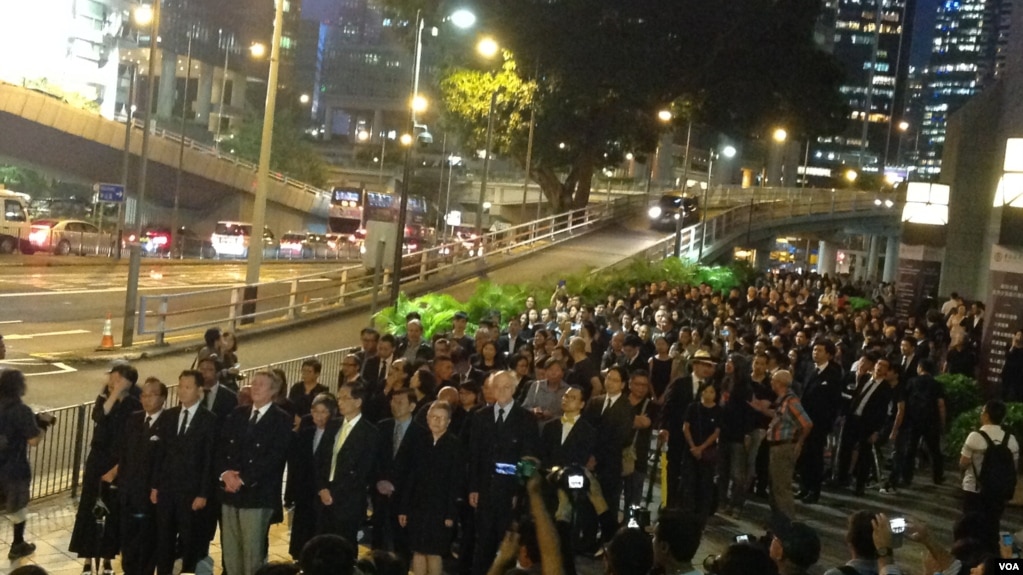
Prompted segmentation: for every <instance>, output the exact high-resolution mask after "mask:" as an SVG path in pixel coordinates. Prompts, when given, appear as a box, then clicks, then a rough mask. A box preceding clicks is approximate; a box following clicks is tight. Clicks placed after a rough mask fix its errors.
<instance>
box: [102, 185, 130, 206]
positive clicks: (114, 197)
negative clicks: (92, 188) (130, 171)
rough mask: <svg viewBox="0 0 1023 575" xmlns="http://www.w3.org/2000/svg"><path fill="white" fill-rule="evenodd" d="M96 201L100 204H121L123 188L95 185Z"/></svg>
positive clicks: (120, 186)
mask: <svg viewBox="0 0 1023 575" xmlns="http://www.w3.org/2000/svg"><path fill="white" fill-rule="evenodd" d="M96 194H97V199H99V201H101V202H123V201H124V186H122V185H121V184H96Z"/></svg>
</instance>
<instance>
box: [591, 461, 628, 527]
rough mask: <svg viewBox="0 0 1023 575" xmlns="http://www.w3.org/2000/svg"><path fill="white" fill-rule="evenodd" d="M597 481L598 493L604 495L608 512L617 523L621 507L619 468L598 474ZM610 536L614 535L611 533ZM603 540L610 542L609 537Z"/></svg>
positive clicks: (620, 474)
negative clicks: (598, 485) (598, 483)
mask: <svg viewBox="0 0 1023 575" xmlns="http://www.w3.org/2000/svg"><path fill="white" fill-rule="evenodd" d="M597 481H599V482H600V491H601V492H602V493H603V495H604V500H605V501H607V509H608V512H609V513H610V514H611V516H612V517H614V519H615V521H618V512H619V511H620V510H621V507H622V504H621V500H622V468H621V466H618V467H616V468H612V469H609V470H607V471H605V472H604V473H598V474H597ZM611 535H614V534H613V533H612V534H611ZM605 540H607V541H610V536H608V537H606V538H605Z"/></svg>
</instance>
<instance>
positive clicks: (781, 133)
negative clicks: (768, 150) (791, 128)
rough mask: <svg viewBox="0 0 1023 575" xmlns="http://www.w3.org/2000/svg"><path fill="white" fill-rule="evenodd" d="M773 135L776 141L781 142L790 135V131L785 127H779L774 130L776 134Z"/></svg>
mask: <svg viewBox="0 0 1023 575" xmlns="http://www.w3.org/2000/svg"><path fill="white" fill-rule="evenodd" d="M771 137H772V138H774V141H775V142H779V143H781V142H784V141H785V140H786V139H787V138H788V137H789V133H788V132H786V131H785V128H778V129H776V130H775V131H774V134H772V135H771Z"/></svg>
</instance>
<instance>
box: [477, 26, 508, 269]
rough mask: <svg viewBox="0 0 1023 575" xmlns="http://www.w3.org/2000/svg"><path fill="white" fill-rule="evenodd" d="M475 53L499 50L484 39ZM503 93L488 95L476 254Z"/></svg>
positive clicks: (489, 55) (489, 54) (487, 54)
mask: <svg viewBox="0 0 1023 575" xmlns="http://www.w3.org/2000/svg"><path fill="white" fill-rule="evenodd" d="M476 51H477V52H478V53H479V54H480V55H481V56H483V57H484V58H487V59H490V58H493V57H495V56H497V53H498V52H499V51H500V48H499V47H498V45H497V42H495V41H494V40H493V38H484V39H482V40H480V42H479V44H477V45H476ZM503 91H504V87H503V86H500V87H498V88H497V89H495V90H494V91H493V92H491V93H490V110H489V112H488V113H487V137H486V142H485V144H484V149H483V176H482V177H481V178H480V197H479V202H478V203H477V205H476V253H477V254H479V253H480V252H482V250H481V249H480V248H482V247H483V202H484V201H486V195H487V179H488V177H489V176H490V147H491V146H492V145H493V141H494V109H495V108H496V107H497V96H498V95H499V94H500V93H501V92H503Z"/></svg>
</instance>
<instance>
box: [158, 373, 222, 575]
mask: <svg viewBox="0 0 1023 575" xmlns="http://www.w3.org/2000/svg"><path fill="white" fill-rule="evenodd" d="M201 380H202V374H201V373H199V372H197V371H191V370H186V371H183V372H181V375H180V376H178V401H179V402H180V405H178V406H177V407H174V408H172V409H170V410H168V411H167V412H166V413H165V416H164V419H166V421H167V425H166V426H165V427H164V429H163V432H162V433H161V435H160V445H161V449H160V455H159V457H158V458H157V460H156V466H155V470H154V475H153V481H152V492H151V493H150V498H151V500H152V501H153V503H155V504H156V516H157V532H158V533H157V538H156V546H155V547H156V551H157V555H156V557H157V573H158V574H159V575H171V573H172V571H173V569H174V560H175V558H176V557H177V556H178V553H177V550H178V549H180V551H181V558H182V564H181V571H182V572H183V573H194V572H195V566H196V563H198V562H199V560H200V559H202V558H204V557H206V555H208V554H209V539H208V538H207V537H204V536H202V535H201V534H200V533H199V527H200V526H201V521H202V519H203V517H204V510H205V509H206V508H207V507H208V506H209V505H211V504H212V502H211V501H210V499H211V496H212V494H213V492H214V487H215V484H214V478H213V448H214V445H215V444H216V440H217V417H216V416H215V415H213V413H211V412H210V411H209V410H207V409H206V408H205V407H203V406H202V402H201V398H202V388H201V387H200V386H199V382H200V381H201Z"/></svg>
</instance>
